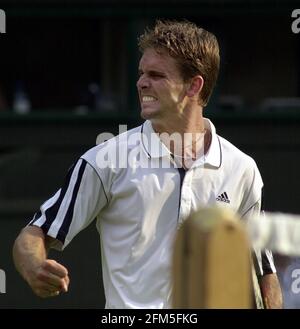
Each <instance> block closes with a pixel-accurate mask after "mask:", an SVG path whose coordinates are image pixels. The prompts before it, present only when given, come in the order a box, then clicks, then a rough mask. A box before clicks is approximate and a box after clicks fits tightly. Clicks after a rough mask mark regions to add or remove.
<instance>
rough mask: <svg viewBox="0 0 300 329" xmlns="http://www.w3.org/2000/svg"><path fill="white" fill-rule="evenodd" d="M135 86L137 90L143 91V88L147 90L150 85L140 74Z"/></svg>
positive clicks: (143, 75)
mask: <svg viewBox="0 0 300 329" xmlns="http://www.w3.org/2000/svg"><path fill="white" fill-rule="evenodd" d="M136 86H137V88H138V89H145V88H149V86H150V83H149V79H148V78H147V77H146V76H145V74H142V75H141V76H140V77H139V79H138V81H137V83H136Z"/></svg>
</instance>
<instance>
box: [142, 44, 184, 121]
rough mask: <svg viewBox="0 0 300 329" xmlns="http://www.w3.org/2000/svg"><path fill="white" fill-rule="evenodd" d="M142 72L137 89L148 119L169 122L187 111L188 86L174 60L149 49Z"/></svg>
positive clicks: (144, 57) (145, 117) (143, 61)
mask: <svg viewBox="0 0 300 329" xmlns="http://www.w3.org/2000/svg"><path fill="white" fill-rule="evenodd" d="M139 73H140V78H139V80H138V82H137V88H138V92H139V98H140V103H141V109H142V112H141V115H142V117H143V118H144V119H158V120H168V118H172V116H174V115H175V114H176V113H180V112H181V111H182V110H183V107H184V105H185V102H186V100H185V98H186V97H185V84H184V81H183V79H182V77H181V74H180V72H179V69H178V67H177V65H176V63H175V60H174V59H173V58H172V57H170V56H169V55H167V54H165V53H160V54H159V53H157V52H156V51H155V50H154V49H152V48H149V49H146V50H145V52H144V54H143V56H142V58H141V60H140V64H139Z"/></svg>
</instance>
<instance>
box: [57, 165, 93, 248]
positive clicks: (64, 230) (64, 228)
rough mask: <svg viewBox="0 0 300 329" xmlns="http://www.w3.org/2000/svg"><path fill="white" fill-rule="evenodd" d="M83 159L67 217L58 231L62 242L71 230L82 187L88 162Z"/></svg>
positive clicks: (58, 236)
mask: <svg viewBox="0 0 300 329" xmlns="http://www.w3.org/2000/svg"><path fill="white" fill-rule="evenodd" d="M82 161H83V162H82V164H81V166H80V168H79V171H78V176H77V181H76V183H75V186H74V190H73V193H72V198H71V202H70V205H69V208H68V210H67V213H66V215H65V218H64V220H63V223H62V225H61V227H60V229H59V231H58V233H57V239H58V240H59V241H61V242H62V243H64V242H65V239H66V236H67V234H68V232H69V228H70V225H71V222H72V218H73V213H74V206H75V201H76V199H77V195H78V191H79V187H80V184H81V180H82V176H83V173H84V170H85V167H86V164H87V162H86V161H85V160H82Z"/></svg>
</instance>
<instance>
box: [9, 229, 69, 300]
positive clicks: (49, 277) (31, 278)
mask: <svg viewBox="0 0 300 329" xmlns="http://www.w3.org/2000/svg"><path fill="white" fill-rule="evenodd" d="M53 240H54V239H52V240H51V238H49V237H46V236H45V235H44V233H43V231H42V230H41V229H40V228H39V227H36V226H28V227H26V228H24V229H23V230H22V232H21V233H20V235H19V236H18V238H17V239H16V241H15V244H14V247H13V258H14V263H15V266H16V269H17V270H18V271H19V273H20V274H21V276H22V277H23V278H24V279H25V280H26V281H27V283H28V284H29V285H30V287H31V288H32V290H33V291H34V293H35V294H36V295H38V296H40V297H44V298H45V297H52V296H57V295H59V293H60V292H66V291H67V290H68V285H69V281H70V280H69V277H68V271H67V269H66V268H65V267H64V266H62V265H61V264H59V263H57V262H56V261H55V260H51V259H47V253H48V250H49V248H50V246H51V243H52V242H53Z"/></svg>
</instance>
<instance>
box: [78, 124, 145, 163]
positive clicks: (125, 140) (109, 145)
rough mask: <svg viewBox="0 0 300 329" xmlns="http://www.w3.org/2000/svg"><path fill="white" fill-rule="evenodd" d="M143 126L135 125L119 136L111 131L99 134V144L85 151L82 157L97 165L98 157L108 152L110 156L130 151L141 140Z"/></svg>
mask: <svg viewBox="0 0 300 329" xmlns="http://www.w3.org/2000/svg"><path fill="white" fill-rule="evenodd" d="M141 130H142V126H138V127H135V128H133V129H130V130H128V131H125V132H123V133H121V134H119V135H117V136H113V135H112V134H110V133H102V134H99V135H98V138H97V145H96V146H94V147H92V148H91V149H89V150H88V151H87V152H86V153H84V154H83V155H82V156H81V158H82V159H84V160H86V161H87V162H88V163H89V164H90V165H92V166H96V165H97V159H98V160H99V157H102V155H104V154H106V155H107V157H108V160H109V158H111V157H113V158H115V156H117V155H119V154H120V150H122V152H128V151H130V149H131V148H133V147H134V146H135V145H137V144H138V143H139V141H140V136H141Z"/></svg>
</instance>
